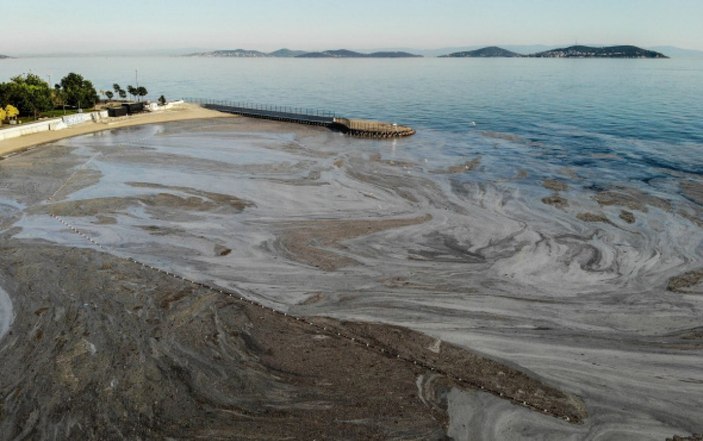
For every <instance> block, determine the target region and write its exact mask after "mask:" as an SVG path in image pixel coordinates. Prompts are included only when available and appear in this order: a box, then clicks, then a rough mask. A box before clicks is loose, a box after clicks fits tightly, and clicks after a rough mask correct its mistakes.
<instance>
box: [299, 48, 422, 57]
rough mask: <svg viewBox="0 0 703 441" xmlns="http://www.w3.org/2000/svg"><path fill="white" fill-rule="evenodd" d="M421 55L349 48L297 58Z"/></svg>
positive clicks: (311, 53)
mask: <svg viewBox="0 0 703 441" xmlns="http://www.w3.org/2000/svg"><path fill="white" fill-rule="evenodd" d="M415 57H421V55H415V54H411V53H408V52H401V51H397V52H373V53H370V54H363V53H361V52H354V51H350V50H348V49H337V50H329V51H322V52H309V53H307V54H303V55H298V57H297V58H415Z"/></svg>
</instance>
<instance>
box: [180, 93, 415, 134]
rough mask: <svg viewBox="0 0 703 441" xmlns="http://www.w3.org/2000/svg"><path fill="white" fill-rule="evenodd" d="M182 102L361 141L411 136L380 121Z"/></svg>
mask: <svg viewBox="0 0 703 441" xmlns="http://www.w3.org/2000/svg"><path fill="white" fill-rule="evenodd" d="M185 100H186V101H188V102H191V103H194V104H199V105H201V106H203V107H205V108H207V109H213V110H217V111H220V112H226V113H233V114H236V115H242V116H248V117H252V118H263V119H271V120H276V121H284V122H291V123H297V124H308V125H317V126H324V127H328V128H330V129H332V130H337V131H341V132H343V133H346V134H349V135H352V136H358V137H362V138H399V137H403V136H410V135H414V134H415V130H413V129H412V128H410V127H406V126H401V125H398V124H394V123H387V122H380V121H371V120H365V119H352V118H344V117H338V116H337V115H336V114H335V113H334V112H329V111H326V110H321V109H311V108H303V107H289V106H275V105H262V104H257V103H249V102H242V101H228V100H210V99H202V98H186V99H185Z"/></svg>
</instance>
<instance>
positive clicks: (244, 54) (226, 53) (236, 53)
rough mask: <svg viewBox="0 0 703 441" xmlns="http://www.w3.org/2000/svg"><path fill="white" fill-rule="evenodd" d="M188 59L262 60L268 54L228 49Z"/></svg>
mask: <svg viewBox="0 0 703 441" xmlns="http://www.w3.org/2000/svg"><path fill="white" fill-rule="evenodd" d="M186 57H238V58H261V57H268V54H265V53H263V52H259V51H253V50H248V49H227V50H219V51H212V52H198V53H194V54H188V55H186Z"/></svg>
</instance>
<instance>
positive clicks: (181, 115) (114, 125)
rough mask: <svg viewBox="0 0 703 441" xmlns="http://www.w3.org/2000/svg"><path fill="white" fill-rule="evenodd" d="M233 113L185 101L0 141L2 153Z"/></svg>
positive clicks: (226, 116) (228, 116) (227, 115)
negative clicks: (104, 132)
mask: <svg viewBox="0 0 703 441" xmlns="http://www.w3.org/2000/svg"><path fill="white" fill-rule="evenodd" d="M232 117H234V116H233V115H230V114H226V113H222V112H216V111H213V110H208V109H204V108H202V107H200V106H198V105H195V104H190V103H183V104H178V105H176V106H173V107H172V108H170V109H168V110H162V111H158V112H154V113H140V114H136V115H130V116H124V117H118V118H109V119H108V120H106V121H102V122H97V123H96V122H86V123H82V124H78V125H76V126H73V127H69V128H67V129H64V130H58V131H48V132H41V133H34V134H31V135H26V136H20V137H17V138H12V139H8V140H5V141H0V156H6V155H9V154H12V153H17V152H21V151H23V150H27V149H29V148H32V147H34V146H37V145H41V144H46V143H49V142H53V141H58V140H61V139H65V138H70V137H73V136H78V135H85V134H88V133H95V132H99V131H102V130H108V129H118V128H121V127H132V126H138V125H144V124H156V123H164V122H172V121H184V120H194V119H203V118H232ZM0 130H1V129H0Z"/></svg>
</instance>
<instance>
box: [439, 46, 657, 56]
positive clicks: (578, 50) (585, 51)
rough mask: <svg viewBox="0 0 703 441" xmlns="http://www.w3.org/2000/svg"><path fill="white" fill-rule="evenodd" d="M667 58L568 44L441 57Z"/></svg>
mask: <svg viewBox="0 0 703 441" xmlns="http://www.w3.org/2000/svg"><path fill="white" fill-rule="evenodd" d="M488 57H492V58H497V57H502V58H507V57H528V58H669V57H667V56H666V55H664V54H662V53H660V52H655V51H650V50H646V49H642V48H639V47H637V46H608V47H591V46H569V47H566V48H557V49H551V50H548V51H544V52H537V53H534V54H529V55H522V54H518V53H516V52H512V51H509V50H506V49H502V48H499V47H496V46H489V47H485V48H482V49H477V50H473V51H463V52H453V53H451V54H448V55H443V56H442V57H441V58H488Z"/></svg>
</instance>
